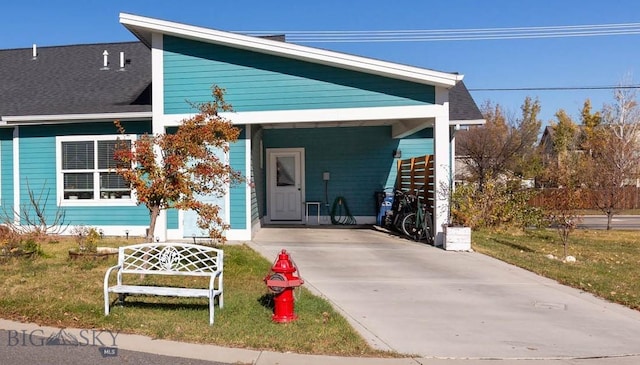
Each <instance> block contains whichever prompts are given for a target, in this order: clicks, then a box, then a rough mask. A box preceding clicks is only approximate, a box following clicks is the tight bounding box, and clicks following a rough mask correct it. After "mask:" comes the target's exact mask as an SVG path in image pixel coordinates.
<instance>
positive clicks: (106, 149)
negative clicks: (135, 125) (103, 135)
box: [98, 140, 131, 169]
mask: <svg viewBox="0 0 640 365" xmlns="http://www.w3.org/2000/svg"><path fill="white" fill-rule="evenodd" d="M120 145H124V146H127V148H129V149H131V141H128V140H112V141H98V168H99V169H113V168H116V167H119V165H120V166H121V165H122V164H118V163H117V161H116V160H114V158H113V155H114V152H115V151H116V148H118V147H119V146H120Z"/></svg>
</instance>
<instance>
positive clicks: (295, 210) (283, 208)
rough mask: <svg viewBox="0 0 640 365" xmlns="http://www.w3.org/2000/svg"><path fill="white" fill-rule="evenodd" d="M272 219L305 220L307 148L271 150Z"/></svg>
mask: <svg viewBox="0 0 640 365" xmlns="http://www.w3.org/2000/svg"><path fill="white" fill-rule="evenodd" d="M267 161H268V168H267V179H268V182H267V183H268V189H269V192H268V197H269V201H268V204H269V219H270V220H272V221H301V220H302V196H303V193H304V149H303V148H273V149H267Z"/></svg>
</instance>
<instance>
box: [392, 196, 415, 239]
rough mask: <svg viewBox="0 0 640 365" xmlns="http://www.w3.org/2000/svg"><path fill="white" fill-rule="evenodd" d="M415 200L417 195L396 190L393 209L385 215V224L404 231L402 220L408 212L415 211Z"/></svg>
mask: <svg viewBox="0 0 640 365" xmlns="http://www.w3.org/2000/svg"><path fill="white" fill-rule="evenodd" d="M415 201H416V197H415V195H411V194H408V193H405V192H404V191H402V190H395V192H394V196H393V203H392V205H391V210H389V211H388V213H387V215H386V216H385V219H384V225H385V226H386V227H387V228H392V229H394V230H396V231H398V232H400V233H402V232H403V230H402V221H403V220H404V217H406V216H407V214H410V213H412V212H414V211H415V206H416V203H415Z"/></svg>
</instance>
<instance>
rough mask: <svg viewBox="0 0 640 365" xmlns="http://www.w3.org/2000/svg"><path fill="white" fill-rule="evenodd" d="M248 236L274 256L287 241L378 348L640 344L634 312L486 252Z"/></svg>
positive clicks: (367, 239)
mask: <svg viewBox="0 0 640 365" xmlns="http://www.w3.org/2000/svg"><path fill="white" fill-rule="evenodd" d="M251 245H252V246H253V247H254V248H255V249H256V250H258V251H259V252H260V253H262V254H263V255H264V256H265V257H266V258H268V259H270V260H273V259H274V258H275V257H276V255H277V253H278V252H279V251H280V250H281V249H283V248H284V249H287V250H288V251H289V252H290V254H291V256H292V258H293V259H294V260H295V262H296V263H297V265H298V267H299V268H300V271H301V275H302V276H303V277H304V279H305V280H306V284H305V285H306V286H307V287H308V288H310V289H312V290H313V291H314V292H316V293H317V294H320V295H322V296H324V297H326V298H327V299H329V300H330V301H331V302H332V303H333V305H334V306H335V307H336V308H338V309H339V310H340V311H341V312H342V313H343V314H344V315H345V316H346V317H347V318H348V319H349V321H350V322H351V323H352V324H353V325H354V327H355V328H356V329H357V330H358V331H359V332H360V333H361V334H362V336H363V337H364V338H365V339H366V340H367V341H368V342H369V343H370V344H371V345H373V346H374V347H376V348H380V349H385V350H393V351H397V352H400V353H404V354H413V355H417V356H418V357H426V358H439V359H547V360H551V359H565V360H566V359H576V358H603V357H605V358H619V359H622V358H625V357H634V356H637V355H638V354H640V312H638V311H633V310H630V309H627V308H625V307H623V306H619V305H617V304H612V303H609V302H606V301H604V300H601V299H598V298H595V297H594V296H592V295H590V294H587V293H584V292H582V291H579V290H575V289H572V288H568V287H565V286H563V285H560V284H558V283H557V282H555V281H552V280H548V279H545V278H542V277H540V276H537V275H535V274H532V273H530V272H528V271H525V270H522V269H519V268H517V267H514V266H511V265H508V264H505V263H503V262H501V261H498V260H494V259H491V258H489V257H487V256H484V255H482V254H478V253H472V252H447V251H443V250H441V249H439V248H434V247H431V246H427V245H423V244H419V243H414V242H410V241H407V240H405V239H402V238H398V237H395V236H392V235H388V234H386V233H384V232H379V231H375V230H372V229H354V230H346V229H321V228H300V229H286V228H263V229H262V230H261V231H260V232H259V233H258V234H257V236H256V237H255V239H254V241H253V242H252V244H251ZM300 300H304V298H301V299H300ZM636 360H637V359H636Z"/></svg>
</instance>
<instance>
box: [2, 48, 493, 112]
mask: <svg viewBox="0 0 640 365" xmlns="http://www.w3.org/2000/svg"><path fill="white" fill-rule="evenodd" d="M280 38H282V37H280ZM280 38H278V39H280ZM105 50H106V51H107V52H108V53H109V69H108V70H103V69H102V68H103V55H102V54H103V52H104V51H105ZM120 52H124V55H125V59H126V60H128V61H127V63H126V65H125V68H124V69H125V71H121V70H120ZM37 54H38V55H37V57H36V58H35V59H33V57H32V49H31V48H22V49H10V50H0V119H1V118H2V116H30V115H65V114H101V113H124V112H150V111H151V51H150V50H149V48H147V47H146V46H145V45H144V44H143V43H142V42H126V43H100V44H85V45H72V46H57V47H39V48H38V49H37ZM449 108H450V110H449V119H451V120H457V121H464V120H479V119H483V117H482V113H480V110H479V109H478V106H477V105H476V103H475V102H474V101H473V98H472V97H471V95H470V94H469V91H468V90H467V88H466V86H465V85H464V83H463V82H459V83H458V84H457V85H456V86H454V87H453V88H452V89H451V91H450V93H449Z"/></svg>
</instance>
